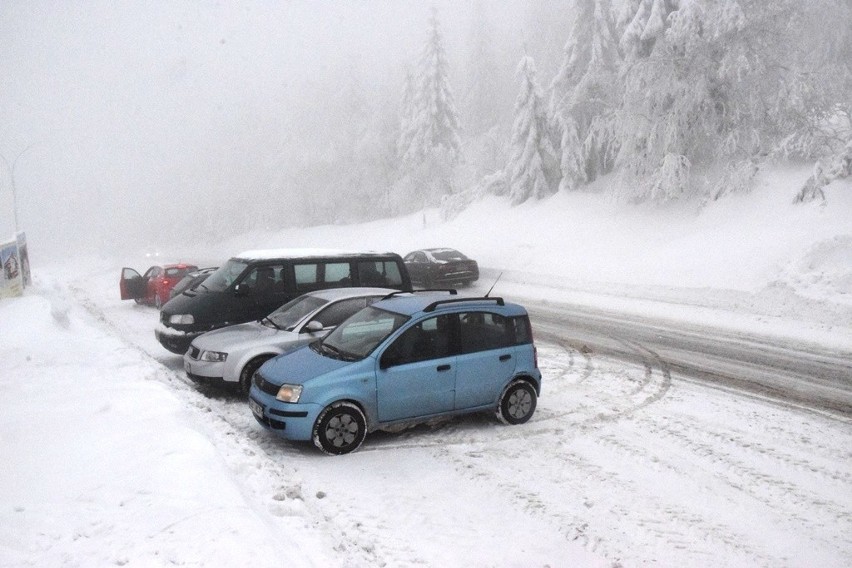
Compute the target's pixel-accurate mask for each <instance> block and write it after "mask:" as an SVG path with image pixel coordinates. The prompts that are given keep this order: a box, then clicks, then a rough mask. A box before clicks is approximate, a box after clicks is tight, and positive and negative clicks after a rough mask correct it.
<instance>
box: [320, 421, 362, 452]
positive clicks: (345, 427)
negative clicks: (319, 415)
mask: <svg viewBox="0 0 852 568" xmlns="http://www.w3.org/2000/svg"><path fill="white" fill-rule="evenodd" d="M358 430H359V427H358V422H357V421H356V420H355V417H354V416H352V415H351V414H341V415H340V416H335V417H334V418H332V419H331V420H329V421H328V425H327V426H326V427H325V437H326V439H327V440H328V441H329V443H330V444H331V445H332V446H334V447H336V448H342V447H343V446H347V445H349V444H351V443H353V442H354V441H355V440H356V439H357V438H358Z"/></svg>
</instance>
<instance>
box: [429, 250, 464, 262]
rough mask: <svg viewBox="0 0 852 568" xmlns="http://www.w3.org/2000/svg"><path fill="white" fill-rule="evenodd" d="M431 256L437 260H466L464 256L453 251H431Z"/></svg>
mask: <svg viewBox="0 0 852 568" xmlns="http://www.w3.org/2000/svg"><path fill="white" fill-rule="evenodd" d="M432 256H434V257H435V258H436V259H438V260H467V257H466V256H465V255H463V254H462V253H460V252H459V251H457V250H453V249H444V250H433V251H432Z"/></svg>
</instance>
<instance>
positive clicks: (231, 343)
mask: <svg viewBox="0 0 852 568" xmlns="http://www.w3.org/2000/svg"><path fill="white" fill-rule="evenodd" d="M303 338H304V336H302V335H301V334H298V333H294V332H292V331H284V330H282V329H275V328H274V327H269V326H265V325H263V324H261V323H259V322H256V321H253V322H249V323H241V324H237V325H229V326H227V327H222V328H219V329H214V330H213V331H208V332H207V333H205V334H204V335H202V336H200V337H198V338H196V339H195V341H193V342H192V343H193V344H194V345H195V346H196V347H198V348H199V349H201V350H202V351H222V352H225V353H230V352H232V351H236V350H241V349H246V348H248V347H253V346H256V345H258V346H259V345H271V344H275V345H284V344H287V343H291V342H296V341H298V340H299V339H303Z"/></svg>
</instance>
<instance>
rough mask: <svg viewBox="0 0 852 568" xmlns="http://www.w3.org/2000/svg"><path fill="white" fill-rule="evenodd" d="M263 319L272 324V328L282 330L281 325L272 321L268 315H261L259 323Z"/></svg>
mask: <svg viewBox="0 0 852 568" xmlns="http://www.w3.org/2000/svg"><path fill="white" fill-rule="evenodd" d="M265 321H268V322H269V323H270V324H272V327H274V328H275V329H277V330H282V329H284V328H283V327H281V326H280V325H278V324H277V323H275V322H274V321H272V319H270V317H269V316H264V317H262V318H261V319H260V323H263V322H265ZM264 325H265V324H264Z"/></svg>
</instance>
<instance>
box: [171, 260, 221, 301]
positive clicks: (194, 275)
mask: <svg viewBox="0 0 852 568" xmlns="http://www.w3.org/2000/svg"><path fill="white" fill-rule="evenodd" d="M217 268H219V267H218V266H213V267H210V268H199V269H198V270H193V271H192V272H189V273H187V275H186V276H184V277H183V279H181V281H180V282H178V283H177V284H175V287H174V288H172V291H171V292H170V293H169V299H170V300H171V299H172V298H174V297H175V296H177V295H178V294H181V293H183V292H184V291H185V290H193V289H194V288H195V287H196V286H198V285H199V284H201V283H202V282H204V281H205V280H206V279H207V277H208V276H210V275H211V274H213V272H215V270H216V269H217Z"/></svg>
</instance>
